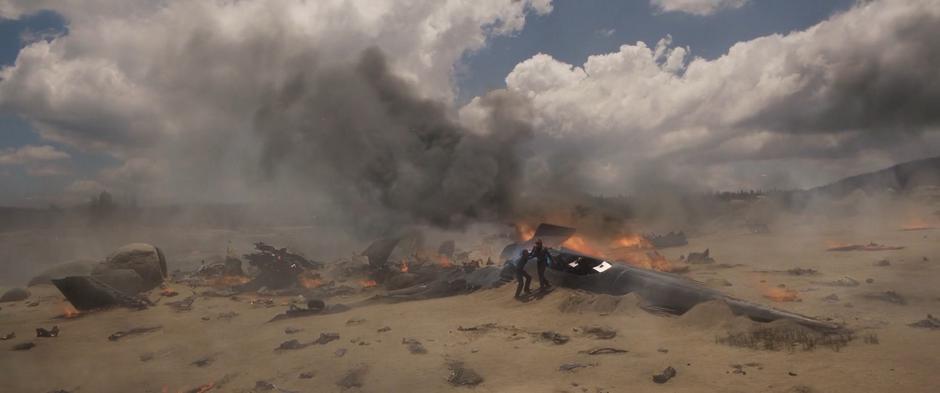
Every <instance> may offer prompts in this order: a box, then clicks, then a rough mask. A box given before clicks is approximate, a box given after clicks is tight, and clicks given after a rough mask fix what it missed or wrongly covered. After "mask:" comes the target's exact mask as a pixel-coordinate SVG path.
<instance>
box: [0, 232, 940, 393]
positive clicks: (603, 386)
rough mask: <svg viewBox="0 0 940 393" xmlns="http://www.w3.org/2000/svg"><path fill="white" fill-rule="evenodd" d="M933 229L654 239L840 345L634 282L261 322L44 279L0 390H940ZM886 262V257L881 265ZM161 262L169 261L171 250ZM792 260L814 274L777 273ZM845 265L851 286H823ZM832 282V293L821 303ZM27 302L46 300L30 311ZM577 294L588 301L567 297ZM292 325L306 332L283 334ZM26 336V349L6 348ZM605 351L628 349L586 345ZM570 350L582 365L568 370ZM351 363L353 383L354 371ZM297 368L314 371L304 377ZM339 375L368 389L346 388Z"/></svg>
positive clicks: (5, 320)
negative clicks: (562, 339) (742, 331)
mask: <svg viewBox="0 0 940 393" xmlns="http://www.w3.org/2000/svg"><path fill="white" fill-rule="evenodd" d="M865 228H867V229H865ZM938 237H940V230H930V229H927V230H917V231H902V230H899V228H898V227H897V226H896V225H889V224H885V225H862V223H860V222H855V221H852V220H847V219H846V220H840V221H826V222H809V221H807V220H805V219H794V220H790V221H787V222H784V223H780V224H778V225H776V226H775V227H774V228H773V231H772V232H771V233H769V234H753V233H750V232H748V231H746V230H743V229H735V228H730V227H729V228H724V229H714V230H711V231H710V232H708V231H704V232H703V233H700V234H698V235H696V236H693V237H691V238H690V244H689V245H687V246H684V247H676V248H669V249H664V250H661V252H662V253H663V254H664V255H666V256H667V258H669V259H671V260H678V259H679V257H680V256H681V255H686V254H688V253H689V252H691V251H701V250H703V249H705V248H710V250H711V255H712V256H713V257H714V258H715V259H716V263H715V264H711V265H692V266H691V270H690V271H689V272H688V273H685V274H684V275H685V276H687V277H689V278H691V279H694V280H698V281H702V282H708V281H711V282H718V280H726V281H727V282H728V283H730V284H731V286H721V287H720V288H719V289H720V290H722V291H724V292H726V293H729V294H731V295H734V296H737V297H741V298H744V299H747V300H751V301H756V302H760V303H763V304H768V305H771V306H774V307H778V308H783V309H787V310H791V311H795V312H798V313H802V314H805V315H809V316H815V317H818V318H821V319H831V320H833V321H837V322H840V323H844V324H845V325H846V327H848V328H850V329H852V330H853V331H854V332H855V335H856V337H857V338H856V339H854V340H852V341H851V342H849V343H848V345H847V346H845V347H842V348H840V349H838V350H834V349H832V348H828V347H817V348H814V349H812V350H803V349H802V348H796V349H795V350H777V351H774V350H755V349H749V348H742V347H735V346H729V345H725V344H720V343H718V342H717V338H718V337H722V336H725V335H727V334H728V332H729V329H733V328H734V327H735V326H742V324H751V323H752V322H750V321H744V320H742V319H743V317H735V316H733V315H730V314H729V313H728V312H727V310H724V309H723V308H722V305H720V304H703V305H700V306H698V307H696V308H695V309H693V310H692V311H689V312H688V313H686V314H685V315H682V316H663V315H656V314H652V313H649V312H647V311H644V310H643V309H641V308H640V307H638V306H637V302H638V299H637V298H635V297H634V296H633V295H627V296H624V297H622V298H611V297H609V296H607V297H604V296H597V295H592V294H588V293H584V292H577V291H572V290H568V289H564V288H559V289H557V290H556V291H554V292H553V293H551V294H549V295H548V296H546V297H545V298H543V299H541V300H537V301H533V302H529V303H520V302H517V301H514V300H513V299H512V290H513V288H512V285H506V286H503V287H500V288H497V289H490V290H481V291H477V292H474V293H471V294H468V295H461V296H454V297H449V298H441V299H433V300H426V301H414V302H406V303H398V304H379V305H371V306H366V307H360V308H354V309H352V310H350V311H347V312H343V313H338V314H330V315H317V316H310V317H304V318H296V319H290V320H283V321H276V322H270V323H268V322H267V321H268V320H269V319H271V318H272V317H273V316H274V315H276V314H277V313H280V312H282V311H283V310H284V309H285V307H284V305H285V304H286V302H287V301H288V299H285V298H282V299H275V305H274V306H273V307H265V306H263V305H260V304H252V302H251V300H252V296H250V295H240V296H239V297H238V299H237V300H232V299H230V298H225V297H198V298H197V299H196V301H195V303H194V304H193V308H192V310H191V311H184V312H178V311H174V310H173V309H172V308H171V307H167V306H166V305H165V304H162V303H166V302H169V301H173V300H179V299H181V298H184V297H186V296H188V295H190V294H191V293H192V292H193V291H195V290H193V289H190V288H188V287H185V286H182V285H172V284H171V287H172V288H173V289H174V290H176V291H178V292H179V295H178V296H176V297H175V298H165V299H161V304H158V305H157V306H155V307H151V308H149V309H146V310H143V311H133V310H125V309H113V310H105V311H98V312H93V313H88V314H82V315H80V316H79V317H77V318H72V319H58V318H56V317H57V316H60V315H61V314H62V313H63V309H64V308H65V307H66V306H67V305H66V304H65V302H64V300H63V298H62V296H61V295H60V294H59V293H58V291H57V290H56V289H55V288H54V287H52V286H51V285H40V286H34V287H31V288H30V290H31V291H32V297H31V298H30V299H28V300H27V301H20V302H13V303H3V304H2V310H0V334H6V333H9V332H15V333H16V337H15V338H13V339H11V340H7V341H2V342H0V347H2V353H3V355H2V356H0V371H2V378H0V391H4V392H42V393H45V392H49V391H56V389H63V390H65V391H68V392H83V393H87V392H191V391H196V392H204V391H220V392H252V391H272V392H277V391H280V392H339V391H347V392H441V391H477V392H572V393H576V392H591V393H594V392H883V391H901V392H935V391H938V389H940V375H938V373H937V371H936V367H937V364H938V360H940V331H938V330H930V329H922V328H915V327H911V326H909V324H910V323H912V322H915V321H919V320H921V319H924V318H925V317H926V314H928V313H932V314H934V315H937V314H940V287H938V285H937V282H938V281H937V280H938V278H940V247H938V243H937V239H938ZM871 241H875V242H878V243H882V244H887V245H898V246H903V247H904V248H903V249H900V250H886V251H850V252H832V251H826V249H827V242H828V243H861V244H866V243H868V242H871ZM178 253H179V252H178ZM880 260H888V261H889V263H890V264H889V265H887V266H883V265H884V264H883V263H882V264H880V265H879V264H877V263H876V262H878V261H880ZM169 263H170V268H171V269H173V268H174V263H175V262H174V261H173V258H170V261H169ZM176 263H178V262H176ZM722 266H723V267H722ZM795 268H802V269H814V270H816V271H817V274H810V275H806V274H801V275H794V274H790V273H787V272H786V270H789V269H795ZM846 276H848V277H851V278H853V279H854V280H856V281H858V282H859V285H858V286H854V287H838V286H828V285H827V284H826V283H827V282H832V281H835V280H839V279H841V278H843V277H846ZM780 284H783V285H784V286H785V287H786V288H787V289H789V290H794V291H796V293H797V296H798V298H799V300H798V301H790V302H775V301H773V300H771V299H768V298H766V297H764V296H763V295H764V293H765V292H766V291H767V290H768V288H776V287H777V286H778V285H780ZM378 291H380V290H379V289H377V288H373V289H363V291H362V292H361V293H357V294H355V295H350V296H346V297H339V298H334V299H331V300H330V302H331V303H337V302H339V303H352V302H355V301H356V300H360V299H364V298H367V297H369V296H371V295H373V294H375V293H377V292H378ZM885 291H895V292H896V293H898V294H899V295H900V296H902V297H903V298H904V299H905V301H906V304H903V305H902V304H895V303H891V302H886V301H883V300H879V299H876V298H870V297H866V295H868V294H879V293H883V292H885ZM833 294H835V295H837V297H838V300H835V301H833V300H828V301H827V300H824V299H823V298H825V297H827V296H830V295H833ZM155 297H157V296H154V298H155ZM37 300H38V303H39V304H38V305H36V306H28V303H30V302H36V301H37ZM573 300H578V301H581V302H582V303H581V305H580V306H577V305H576V306H572V304H573ZM574 303H577V302H574ZM233 313H234V314H233ZM487 324H489V325H487ZM53 325H56V326H58V327H59V329H60V330H61V333H60V334H59V336H58V337H55V338H36V337H35V334H34V330H35V329H36V328H38V327H44V328H51V327H52V326H53ZM146 326H161V327H162V328H161V329H159V330H156V331H154V332H150V333H144V334H139V335H131V336H128V337H124V338H122V339H120V340H118V341H110V340H109V339H108V336H109V335H111V334H112V333H115V332H117V331H121V330H128V329H131V328H135V327H146ZM585 326H602V327H606V328H609V329H612V330H615V331H616V336H615V337H614V338H612V339H598V338H595V337H592V336H589V335H584V334H582V331H581V330H582V329H581V328H582V327H585ZM474 327H476V328H474ZM288 328H290V329H299V330H300V331H298V332H295V333H292V334H288V333H286V332H285V330H286V329H288ZM543 331H554V332H557V333H559V334H561V335H565V336H568V337H570V340H569V341H568V342H566V343H564V344H560V345H559V344H555V343H553V342H551V341H550V340H545V339H543V338H541V336H540V333H541V332H543ZM321 333H337V334H339V336H340V339H338V340H335V341H332V342H328V343H326V344H322V345H319V344H317V345H310V346H307V347H305V348H301V349H295V350H275V349H276V348H278V346H279V345H281V343H282V342H285V341H288V340H291V339H297V340H298V341H300V342H309V341H313V340H315V339H317V338H318V337H319V336H320V334H321ZM863 337H867V339H863ZM871 338H876V340H875V341H876V342H873V341H872V340H871ZM407 339H415V340H417V341H419V342H420V343H421V345H422V346H423V347H424V348H425V349H426V353H417V354H416V353H412V352H411V351H409V346H408V345H406V344H405V343H403V340H407ZM23 342H33V343H35V344H36V346H35V347H34V348H32V349H30V350H27V351H12V350H11V348H12V347H13V346H14V345H16V344H19V343H23ZM599 347H611V348H616V349H622V350H625V351H626V352H624V353H614V354H599V355H589V354H586V353H583V351H588V350H591V349H594V348H599ZM200 360H203V361H202V362H200ZM454 362H462V365H463V367H465V368H468V369H472V370H473V371H474V372H475V373H476V374H477V375H479V376H480V377H482V382H480V383H479V384H477V385H476V386H473V387H467V386H454V385H452V384H451V383H450V382H449V381H448V378H449V377H450V376H451V369H450V368H449V366H450V365H451V364H453V363H454ZM572 363H578V364H580V365H583V366H585V367H578V368H575V369H573V370H570V371H565V370H561V369H560V368H561V367H562V366H563V365H566V364H572ZM669 366H671V367H673V368H674V369H675V370H676V371H677V374H676V376H675V377H674V378H672V379H671V380H669V381H668V382H666V383H665V384H656V383H653V382H652V376H653V375H655V374H658V373H660V372H662V371H663V369H664V368H666V367H669ZM354 370H358V371H359V372H358V381H353V380H355V379H357V378H352V379H350V378H348V375H349V373H350V372H351V371H354ZM305 373H307V374H306V375H304V376H305V377H308V378H301V374H305ZM311 375H312V377H311ZM344 378H346V379H345V380H344ZM259 381H261V382H259ZM341 381H344V382H346V385H350V382H352V383H351V384H352V385H357V384H358V385H360V386H353V387H343V386H340V384H339V383H340V382H341Z"/></svg>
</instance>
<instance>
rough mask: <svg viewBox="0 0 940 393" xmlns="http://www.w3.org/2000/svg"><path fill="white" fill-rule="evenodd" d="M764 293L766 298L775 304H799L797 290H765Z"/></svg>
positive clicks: (775, 288) (777, 288)
mask: <svg viewBox="0 0 940 393" xmlns="http://www.w3.org/2000/svg"><path fill="white" fill-rule="evenodd" d="M763 292H764V293H763V295H764V297H765V298H768V299H770V300H773V301H775V302H797V301H799V300H800V296H799V294H798V293H797V292H796V291H795V290H792V289H788V288H780V287H771V288H764V290H763Z"/></svg>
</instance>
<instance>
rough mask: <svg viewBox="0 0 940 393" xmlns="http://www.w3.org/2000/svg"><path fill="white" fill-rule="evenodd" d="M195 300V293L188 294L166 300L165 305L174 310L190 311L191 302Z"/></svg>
mask: <svg viewBox="0 0 940 393" xmlns="http://www.w3.org/2000/svg"><path fill="white" fill-rule="evenodd" d="M195 301H196V294H195V293H194V294H192V295H189V296H187V297H185V298H183V299H180V300H176V301H172V302H167V303H166V305H167V306H169V307H170V308H172V309H173V311H176V312H186V311H192V309H193V303H194V302H195Z"/></svg>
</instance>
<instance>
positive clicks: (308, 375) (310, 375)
mask: <svg viewBox="0 0 940 393" xmlns="http://www.w3.org/2000/svg"><path fill="white" fill-rule="evenodd" d="M316 375H317V374H316V373H314V372H313V371H306V372H302V373H300V375H298V376H297V378H300V379H311V378H313V377H315V376H316Z"/></svg>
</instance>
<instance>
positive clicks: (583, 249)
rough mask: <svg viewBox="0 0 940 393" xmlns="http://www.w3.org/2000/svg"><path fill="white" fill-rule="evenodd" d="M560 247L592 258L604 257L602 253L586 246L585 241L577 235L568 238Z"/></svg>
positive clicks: (590, 246)
mask: <svg viewBox="0 0 940 393" xmlns="http://www.w3.org/2000/svg"><path fill="white" fill-rule="evenodd" d="M561 246H562V247H565V248H568V249H572V250H574V251H577V252H580V253H582V254H587V255H594V256H599V257H604V256H605V255H604V253H602V252H601V251H600V250H598V249H597V248H596V247H594V246H592V245H590V244H588V242H587V240H585V239H584V238H583V237H581V236H578V235H574V236H572V237H570V238H568V240H566V241H565V242H564V243H562V244H561Z"/></svg>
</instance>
